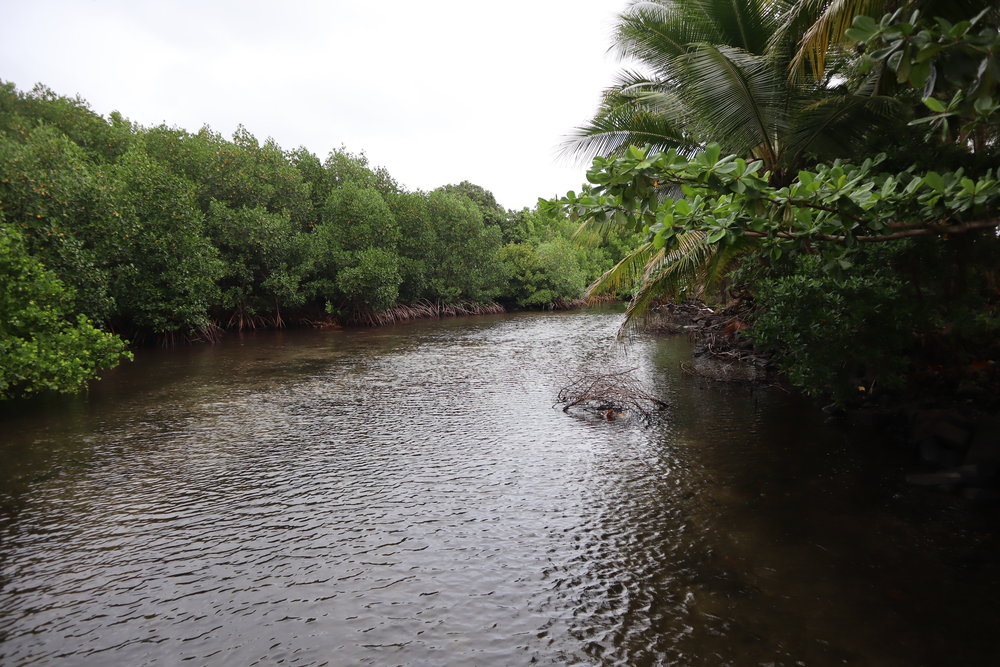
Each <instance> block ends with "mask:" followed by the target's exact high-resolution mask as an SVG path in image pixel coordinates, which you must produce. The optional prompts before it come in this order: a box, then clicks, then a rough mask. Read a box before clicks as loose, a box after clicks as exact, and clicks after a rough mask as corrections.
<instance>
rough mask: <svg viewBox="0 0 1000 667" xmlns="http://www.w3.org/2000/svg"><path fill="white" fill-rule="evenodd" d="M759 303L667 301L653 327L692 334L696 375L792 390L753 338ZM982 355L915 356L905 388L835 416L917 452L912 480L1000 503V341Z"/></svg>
mask: <svg viewBox="0 0 1000 667" xmlns="http://www.w3.org/2000/svg"><path fill="white" fill-rule="evenodd" d="M752 315H753V313H752V305H751V304H750V303H748V302H746V301H741V300H737V301H736V302H734V303H732V304H731V305H729V306H726V307H720V308H713V307H710V306H708V305H706V304H704V303H702V302H700V301H685V302H683V303H664V304H661V305H660V306H658V307H657V308H656V310H655V311H654V312H653V314H652V315H651V316H650V318H649V323H648V330H649V331H650V332H652V333H657V334H664V335H676V334H686V335H688V336H689V337H690V338H691V341H692V343H693V345H694V353H693V358H692V360H691V362H689V363H688V364H685V365H684V366H683V370H684V371H685V372H688V373H689V374H692V375H696V376H699V377H705V378H708V379H711V380H716V381H723V382H744V383H753V384H768V385H772V386H780V387H784V388H786V389H789V390H790V389H791V388H790V387H789V386H788V383H787V381H786V380H785V379H784V378H783V377H782V375H781V373H780V371H779V370H778V368H777V367H776V365H775V364H774V362H773V360H772V359H771V357H770V356H769V355H768V354H766V353H765V352H763V351H761V350H758V349H756V348H755V347H754V345H753V342H752V341H751V340H750V339H749V337H748V336H747V332H748V331H749V330H750V328H751V326H752V325H751V321H752ZM994 347H995V348H996V349H993V350H987V351H984V353H983V354H982V355H981V356H983V357H984V358H985V359H987V360H988V361H980V362H975V363H971V364H957V363H952V364H947V363H943V362H942V358H943V357H944V356H946V355H934V354H926V355H922V357H921V358H919V359H918V358H914V359H913V360H912V364H913V368H912V371H911V381H910V383H909V388H908V390H907V391H905V392H900V393H898V394H886V393H880V394H878V395H867V396H865V397H863V398H862V399H859V401H858V402H857V403H856V404H854V405H851V406H847V407H846V408H844V409H840V408H834V407H833V406H830V407H829V408H827V411H828V412H830V413H831V415H835V416H836V417H838V418H840V419H842V420H844V421H845V423H846V424H847V425H848V426H862V427H866V428H870V427H876V428H879V429H881V430H882V431H883V432H884V433H885V435H886V437H887V438H891V439H893V440H894V441H896V442H897V443H898V444H900V445H901V446H902V447H904V448H905V449H906V451H908V452H909V454H910V456H911V459H912V465H911V467H912V471H911V472H910V473H908V474H907V475H906V481H907V482H908V483H909V484H912V485H915V486H922V487H932V488H938V489H941V490H943V491H948V492H953V493H956V494H959V495H961V496H963V497H965V498H967V499H969V500H972V501H977V502H986V503H990V504H997V505H1000V416H998V415H1000V364H997V363H995V362H994V361H992V360H993V359H998V358H1000V344H998V345H995V346H994Z"/></svg>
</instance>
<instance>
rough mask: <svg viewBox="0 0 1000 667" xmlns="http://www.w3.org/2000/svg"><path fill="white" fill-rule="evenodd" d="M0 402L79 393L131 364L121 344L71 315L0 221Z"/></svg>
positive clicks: (16, 235) (62, 290)
mask: <svg viewBox="0 0 1000 667" xmlns="http://www.w3.org/2000/svg"><path fill="white" fill-rule="evenodd" d="M0 359H2V363H0V399H4V398H12V397H16V396H25V395H29V394H33V393H36V392H39V391H46V390H47V391H57V392H72V391H77V390H78V389H80V388H81V387H83V386H84V384H85V383H86V382H87V380H90V379H91V378H93V377H95V376H96V375H97V373H98V371H100V370H101V369H104V368H112V367H114V366H116V365H117V364H118V363H119V361H120V360H122V359H131V354H130V353H128V352H127V351H126V350H125V342H124V341H123V340H122V339H121V338H119V337H118V336H115V335H113V334H109V333H105V332H103V331H100V330H99V329H97V328H96V327H94V326H93V324H91V322H90V320H89V319H87V317H86V316H85V315H81V314H75V315H74V314H73V293H72V290H71V289H69V288H68V287H66V285H64V284H63V283H62V282H61V281H60V280H59V279H58V278H56V276H55V274H53V273H52V272H51V271H49V270H47V269H46V268H45V267H44V266H43V265H42V263H41V262H40V261H38V259H36V258H34V257H32V256H30V255H29V254H28V252H27V248H26V247H25V244H24V238H23V236H22V235H21V234H20V232H18V231H16V230H15V229H14V228H13V227H12V226H10V225H9V224H7V223H5V222H4V221H3V218H2V216H0Z"/></svg>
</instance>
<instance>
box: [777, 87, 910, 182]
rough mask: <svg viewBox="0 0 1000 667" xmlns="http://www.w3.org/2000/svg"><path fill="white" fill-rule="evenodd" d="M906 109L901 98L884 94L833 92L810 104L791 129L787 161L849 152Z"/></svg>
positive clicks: (788, 138) (826, 158) (843, 154)
mask: <svg viewBox="0 0 1000 667" xmlns="http://www.w3.org/2000/svg"><path fill="white" fill-rule="evenodd" d="M904 113H905V106H904V105H903V104H902V103H901V102H900V100H899V99H897V98H895V97H890V96H885V95H865V94H844V95H831V96H828V97H824V98H822V99H820V100H817V101H815V102H813V103H811V104H807V105H805V106H803V107H802V109H801V110H800V111H799V113H798V114H796V121H797V122H796V124H795V127H794V128H792V130H791V131H790V132H789V133H788V137H787V144H786V146H785V160H786V163H787V164H789V165H793V164H794V162H795V161H796V160H797V158H798V157H799V156H801V155H803V154H806V153H810V154H813V155H816V156H819V157H821V158H822V159H824V160H828V159H832V158H836V157H843V156H845V155H850V154H851V152H852V149H854V148H856V147H857V146H859V145H861V144H862V143H863V142H864V140H865V138H866V137H868V136H869V135H870V134H871V132H873V131H876V130H877V129H878V128H879V127H884V124H885V121H886V119H888V118H892V117H899V116H900V115H901V114H904Z"/></svg>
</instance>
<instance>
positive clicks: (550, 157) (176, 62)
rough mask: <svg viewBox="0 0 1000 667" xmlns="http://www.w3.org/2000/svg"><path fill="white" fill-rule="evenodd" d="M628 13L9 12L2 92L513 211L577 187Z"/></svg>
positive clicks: (83, 5) (339, 7)
mask: <svg viewBox="0 0 1000 667" xmlns="http://www.w3.org/2000/svg"><path fill="white" fill-rule="evenodd" d="M626 4H627V2H626V0H507V1H506V2H489V3H486V2H475V1H473V0H466V1H461V2H460V1H457V0H424V1H422V2H421V1H415V0H414V1H406V0H367V1H363V0H329V1H326V2H323V1H320V0H312V1H305V0H302V1H295V0H283V1H278V0H270V1H267V2H255V1H252V0H242V1H231V2H216V1H213V0H201V1H197V2H195V1H187V0H183V1H180V0H170V1H161V2H153V1H143V0H120V1H119V0H62V1H60V0H0V10H2V14H0V15H2V16H3V21H2V23H0V79H2V80H4V81H9V82H13V83H14V84H16V85H17V87H18V88H19V89H21V90H28V89H30V88H31V87H32V86H33V85H34V84H35V83H36V82H42V83H44V84H46V85H47V86H49V87H50V88H52V89H53V90H55V91H56V92H57V93H60V94H63V95H69V96H72V95H76V94H79V95H80V96H81V97H83V98H84V99H86V100H87V101H88V102H89V103H90V105H91V108H92V109H93V110H94V111H96V112H97V113H99V114H102V115H104V116H106V115H107V114H109V113H110V112H112V111H120V112H121V113H122V114H123V115H124V116H126V117H127V118H129V119H131V120H133V121H135V122H138V123H140V124H141V125H146V126H148V125H157V124H160V123H166V124H168V125H171V126H176V127H181V128H184V129H186V130H190V131H192V132H194V131H197V130H198V129H199V128H201V127H202V126H203V125H206V124H207V125H209V126H211V127H212V129H214V130H216V131H218V132H221V133H222V134H223V135H225V136H227V137H231V136H232V133H233V131H234V130H235V129H236V126H237V125H238V124H240V123H242V124H243V125H244V126H246V128H247V129H248V130H249V131H250V132H251V133H253V134H254V135H255V136H256V137H257V138H258V139H260V140H263V139H266V138H267V137H273V138H274V139H275V140H276V141H277V142H278V143H279V144H280V145H281V146H282V147H283V148H286V149H292V148H296V147H298V146H305V147H306V148H307V149H309V150H310V151H312V152H313V153H316V154H317V155H319V156H320V157H321V158H325V157H326V155H327V154H328V153H329V152H330V150H331V149H334V148H337V147H339V146H341V145H343V146H345V147H346V148H347V149H348V150H350V151H352V152H361V151H364V152H365V153H366V154H367V155H368V158H369V159H370V161H371V162H372V164H374V165H379V166H384V167H386V168H387V169H388V170H389V172H390V173H391V174H392V175H393V176H394V177H395V178H396V180H398V181H399V182H400V183H402V184H403V185H404V186H405V187H407V188H409V189H423V190H430V189H433V188H435V187H437V186H440V185H444V184H446V183H457V182H459V181H462V180H469V181H472V182H474V183H477V184H479V185H482V186H483V187H485V188H487V189H488V190H491V191H492V192H493V193H494V194H495V195H496V197H497V200H498V201H499V202H500V204H501V205H503V206H505V207H506V208H521V207H523V206H528V207H532V206H534V205H535V203H536V200H537V198H538V197H539V196H544V197H549V196H553V195H556V194H564V193H565V192H566V190H569V189H577V188H578V187H579V185H580V184H581V183H582V182H583V181H584V179H585V177H584V172H585V171H586V168H585V165H582V164H579V163H573V162H572V161H569V160H566V159H564V158H560V157H559V154H558V153H559V145H560V143H561V142H562V140H563V139H564V137H565V135H566V134H567V133H568V132H570V131H571V130H572V129H573V128H574V127H575V126H577V125H579V124H581V123H583V122H585V121H586V120H587V118H588V117H589V116H590V115H591V114H592V113H593V111H594V110H595V109H596V107H597V103H598V100H599V97H600V92H601V90H602V89H603V88H604V87H606V86H608V85H609V84H610V83H611V81H612V79H613V75H614V72H615V71H616V70H617V69H618V68H619V66H620V64H619V63H617V62H616V61H615V59H614V57H613V56H611V55H610V54H609V53H608V48H609V46H610V43H611V42H610V34H611V29H612V25H613V22H614V17H615V15H616V14H617V13H618V12H619V11H621V10H622V9H623V8H624V7H625V5H626Z"/></svg>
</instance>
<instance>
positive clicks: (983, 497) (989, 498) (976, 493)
mask: <svg viewBox="0 0 1000 667" xmlns="http://www.w3.org/2000/svg"><path fill="white" fill-rule="evenodd" d="M962 496H963V497H965V499H966V500H972V501H974V502H979V503H995V502H1000V489H983V488H980V487H978V486H970V487H968V488H965V489H962Z"/></svg>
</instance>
